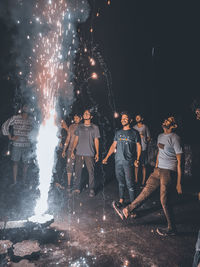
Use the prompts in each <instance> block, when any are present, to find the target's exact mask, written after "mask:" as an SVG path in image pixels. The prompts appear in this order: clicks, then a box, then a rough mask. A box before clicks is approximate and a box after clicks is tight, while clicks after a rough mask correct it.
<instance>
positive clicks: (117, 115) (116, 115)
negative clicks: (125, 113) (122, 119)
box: [114, 111, 119, 119]
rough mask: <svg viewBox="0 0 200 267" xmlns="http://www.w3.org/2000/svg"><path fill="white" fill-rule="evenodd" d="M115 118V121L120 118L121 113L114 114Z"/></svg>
mask: <svg viewBox="0 0 200 267" xmlns="http://www.w3.org/2000/svg"><path fill="white" fill-rule="evenodd" d="M114 118H115V119H117V118H119V113H118V112H116V111H115V112H114Z"/></svg>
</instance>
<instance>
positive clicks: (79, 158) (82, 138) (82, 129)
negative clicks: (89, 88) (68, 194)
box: [71, 109, 100, 197]
mask: <svg viewBox="0 0 200 267" xmlns="http://www.w3.org/2000/svg"><path fill="white" fill-rule="evenodd" d="M83 120H84V123H81V124H79V126H78V127H77V129H76V131H75V139H74V144H73V147H72V151H71V158H72V159H74V158H75V180H74V186H73V188H74V190H73V191H74V193H78V194H79V193H80V190H81V174H82V168H83V164H84V163H85V164H86V167H87V170H88V174H89V189H90V193H89V196H90V197H94V196H95V191H94V189H95V183H94V166H95V162H97V161H99V138H100V133H99V127H98V126H97V125H95V124H93V123H92V122H91V120H92V115H91V112H90V110H88V109H87V110H85V111H84V113H83ZM75 149H76V157H75V155H74V151H75Z"/></svg>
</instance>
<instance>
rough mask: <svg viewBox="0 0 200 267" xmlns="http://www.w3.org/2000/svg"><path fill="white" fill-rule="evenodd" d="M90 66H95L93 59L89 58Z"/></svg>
mask: <svg viewBox="0 0 200 267" xmlns="http://www.w3.org/2000/svg"><path fill="white" fill-rule="evenodd" d="M90 65H91V66H95V65H96V62H95V60H94V58H90Z"/></svg>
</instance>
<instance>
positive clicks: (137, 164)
mask: <svg viewBox="0 0 200 267" xmlns="http://www.w3.org/2000/svg"><path fill="white" fill-rule="evenodd" d="M136 147H137V159H136V160H135V161H134V165H135V167H136V168H138V167H139V159H140V155H141V152H142V146H141V144H140V143H139V142H137V143H136Z"/></svg>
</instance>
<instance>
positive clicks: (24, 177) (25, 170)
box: [23, 163, 28, 182]
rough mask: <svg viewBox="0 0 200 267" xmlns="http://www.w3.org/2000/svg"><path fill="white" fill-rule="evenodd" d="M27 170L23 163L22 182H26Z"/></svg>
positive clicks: (26, 165)
mask: <svg viewBox="0 0 200 267" xmlns="http://www.w3.org/2000/svg"><path fill="white" fill-rule="evenodd" d="M27 170H28V164H26V163H24V168H23V182H25V181H26V174H27Z"/></svg>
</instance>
